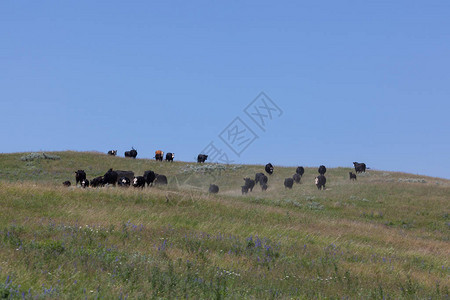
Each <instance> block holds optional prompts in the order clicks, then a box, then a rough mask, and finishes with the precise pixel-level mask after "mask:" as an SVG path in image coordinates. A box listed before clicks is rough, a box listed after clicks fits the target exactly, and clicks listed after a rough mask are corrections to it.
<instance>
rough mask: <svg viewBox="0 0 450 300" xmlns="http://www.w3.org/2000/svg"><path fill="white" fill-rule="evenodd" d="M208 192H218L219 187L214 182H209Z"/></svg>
mask: <svg viewBox="0 0 450 300" xmlns="http://www.w3.org/2000/svg"><path fill="white" fill-rule="evenodd" d="M209 192H210V193H211V194H217V193H218V192H219V187H218V186H217V185H215V184H210V185H209Z"/></svg>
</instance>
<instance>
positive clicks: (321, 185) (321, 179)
mask: <svg viewBox="0 0 450 300" xmlns="http://www.w3.org/2000/svg"><path fill="white" fill-rule="evenodd" d="M314 183H315V184H316V186H317V188H318V189H319V190H320V189H323V190H324V189H325V183H327V179H326V178H325V176H324V175H322V174H321V175H319V176H317V177H316V179H315V180H314Z"/></svg>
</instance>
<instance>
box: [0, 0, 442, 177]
mask: <svg viewBox="0 0 450 300" xmlns="http://www.w3.org/2000/svg"><path fill="white" fill-rule="evenodd" d="M449 15H450V2H448V1H427V2H425V1H364V2H363V1H321V2H318V3H315V4H312V3H310V1H308V2H305V1H277V2H276V3H275V2H272V1H270V2H269V1H245V2H244V1H240V2H238V1H227V2H214V1H189V2H188V1H166V2H159V3H150V1H126V2H124V1H59V2H57V3H55V2H53V3H52V2H50V1H1V2H0V37H1V39H0V104H1V110H0V122H1V123H0V124H1V126H0V139H1V144H0V145H1V146H0V152H2V153H9V152H27V151H41V150H42V151H56V150H58V151H59V150H76V151H91V150H95V151H101V152H106V151H108V150H110V149H117V150H119V154H120V155H121V156H123V152H124V151H126V150H129V149H131V147H132V146H134V147H135V148H136V149H137V150H138V153H139V154H138V157H141V158H150V157H153V155H154V151H155V150H157V149H161V150H163V151H166V152H175V153H176V159H177V160H185V161H193V160H194V159H195V157H196V156H197V154H198V153H200V152H201V151H202V150H204V148H205V147H206V146H207V145H208V144H209V143H210V142H213V143H214V145H215V146H216V147H217V148H220V149H221V150H222V153H225V154H227V155H228V156H229V159H230V160H233V161H235V162H237V163H252V164H253V163H257V164H265V163H267V162H269V161H270V162H272V163H273V164H274V165H275V166H276V165H285V166H296V165H304V166H318V165H320V164H325V165H326V166H329V167H336V166H349V167H350V166H352V162H353V161H359V162H365V163H366V164H367V165H368V166H369V167H371V168H373V169H380V170H389V171H405V172H411V173H414V174H424V175H430V176H437V177H444V178H450V159H449V153H450V121H449V118H448V113H449V111H450V104H449V100H450V97H449V96H450V18H448V16H449ZM261 92H264V93H265V94H266V95H267V96H268V97H269V98H270V99H271V100H272V101H273V103H275V104H276V105H277V106H278V107H279V108H280V109H281V111H282V113H277V114H274V115H273V116H272V119H270V118H265V120H266V123H265V124H266V126H265V128H264V130H262V129H261V128H260V127H258V126H257V124H256V123H255V122H254V121H252V120H251V118H249V116H248V115H247V114H246V113H245V112H244V109H245V108H246V107H247V105H249V104H250V103H252V101H253V100H254V99H255V98H256V97H257V96H258V95H259V94H260V93H261ZM255 103H256V104H257V102H255ZM280 114H281V115H280ZM236 117H239V118H240V120H241V121H242V123H243V124H245V125H246V126H247V128H248V129H250V130H251V131H252V132H253V133H254V134H255V135H256V136H257V138H256V139H255V140H254V141H253V142H252V143H251V144H249V145H248V147H247V148H246V149H245V150H243V151H242V152H241V153H240V154H239V156H238V155H236V154H235V153H234V152H233V151H232V150H231V149H230V147H229V146H228V145H227V144H226V143H225V142H224V141H223V140H222V139H220V138H219V134H220V133H221V132H223V131H224V130H225V129H230V128H232V127H233V126H231V127H227V126H228V125H229V124H230V123H231V122H232V121H233V120H235V118H236ZM238 131H239V129H238ZM241 131H242V130H241ZM226 132H227V131H226ZM247 133H250V131H248V130H247ZM245 140H246V139H245V138H243V139H241V140H240V141H245ZM225 141H226V140H225ZM228 142H229V144H230V141H228ZM235 142H236V140H235ZM231 147H234V146H233V144H232V145H231Z"/></svg>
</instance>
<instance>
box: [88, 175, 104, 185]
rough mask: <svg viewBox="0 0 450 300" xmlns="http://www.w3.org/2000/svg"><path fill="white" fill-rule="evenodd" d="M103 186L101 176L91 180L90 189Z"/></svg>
mask: <svg viewBox="0 0 450 300" xmlns="http://www.w3.org/2000/svg"><path fill="white" fill-rule="evenodd" d="M104 185H105V184H104V183H103V176H98V177H95V178H94V179H92V180H91V186H92V187H99V186H104Z"/></svg>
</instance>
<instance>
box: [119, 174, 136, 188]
mask: <svg viewBox="0 0 450 300" xmlns="http://www.w3.org/2000/svg"><path fill="white" fill-rule="evenodd" d="M133 179H134V178H133ZM117 184H118V185H119V186H121V187H129V186H130V185H131V180H130V178H128V177H125V176H123V177H120V178H119V180H118V181H117Z"/></svg>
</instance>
